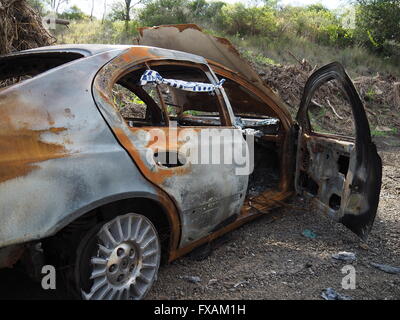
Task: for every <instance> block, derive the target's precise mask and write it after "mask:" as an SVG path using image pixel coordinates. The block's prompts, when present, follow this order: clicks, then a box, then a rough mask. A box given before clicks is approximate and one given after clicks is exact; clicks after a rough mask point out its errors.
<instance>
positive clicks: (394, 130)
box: [371, 128, 398, 137]
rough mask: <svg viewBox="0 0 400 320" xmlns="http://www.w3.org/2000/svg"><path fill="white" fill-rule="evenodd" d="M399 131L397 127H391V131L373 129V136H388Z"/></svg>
mask: <svg viewBox="0 0 400 320" xmlns="http://www.w3.org/2000/svg"><path fill="white" fill-rule="evenodd" d="M397 132H398V130H397V128H391V131H379V130H376V129H375V130H372V131H371V136H373V137H388V136H391V135H396V134H397Z"/></svg>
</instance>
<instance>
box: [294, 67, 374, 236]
mask: <svg viewBox="0 0 400 320" xmlns="http://www.w3.org/2000/svg"><path fill="white" fill-rule="evenodd" d="M332 82H335V83H336V85H338V86H339V89H340V91H341V94H343V96H345V97H346V98H347V101H348V108H349V109H350V110H348V114H347V116H346V117H343V116H340V115H339V114H338V112H337V111H336V110H335V109H334V108H333V106H332V105H330V107H331V111H332V113H335V115H333V116H332V117H331V118H330V119H331V120H330V122H331V126H332V127H340V126H339V125H335V124H334V120H333V118H336V120H339V119H340V121H346V120H348V119H347V118H349V117H352V118H353V120H354V121H353V123H354V137H349V136H345V135H343V131H344V130H345V129H343V128H342V129H340V130H336V131H339V134H338V133H336V134H331V133H325V132H323V130H316V129H315V127H317V124H316V125H315V126H313V124H312V122H313V121H312V120H313V119H310V115H311V112H310V110H311V109H312V108H313V107H315V105H318V102H316V100H317V99H318V97H316V92H317V90H319V88H321V87H322V86H324V85H329V86H331V87H332ZM328 103H329V101H328ZM338 118H339V119H338ZM297 121H298V124H299V135H298V145H297V161H296V162H297V164H296V178H295V185H296V189H297V191H298V192H299V193H300V194H303V195H307V196H309V197H311V198H312V201H314V204H315V205H316V206H317V208H318V209H319V210H321V211H322V212H324V213H326V214H327V215H328V216H330V217H331V218H333V219H334V220H336V221H338V222H341V223H343V224H344V225H345V226H346V227H348V228H349V229H350V230H352V231H353V232H354V233H356V234H357V235H358V236H360V237H361V238H363V239H366V237H367V236H368V233H369V232H370V230H371V227H372V224H373V222H374V219H375V215H376V211H377V207H378V202H379V193H380V188H381V179H382V164H381V159H380V157H379V155H378V153H377V150H376V146H375V144H374V143H373V142H372V139H371V133H370V128H369V123H368V119H367V115H366V112H365V110H364V107H363V104H362V101H361V99H360V97H359V95H358V93H357V91H356V89H355V87H354V85H353V83H352V81H351V80H350V78H349V76H348V75H347V73H346V71H345V70H344V68H343V66H342V65H341V64H339V63H337V62H334V63H331V64H329V65H326V66H324V67H322V68H321V69H319V70H317V71H316V72H315V73H313V74H312V75H311V76H310V78H309V79H308V81H307V83H306V85H305V88H304V94H303V97H302V100H301V103H300V109H299V111H298V114H297ZM336 129H337V128H336ZM317 131H322V133H321V132H317ZM340 131H342V132H340ZM340 133H342V134H340Z"/></svg>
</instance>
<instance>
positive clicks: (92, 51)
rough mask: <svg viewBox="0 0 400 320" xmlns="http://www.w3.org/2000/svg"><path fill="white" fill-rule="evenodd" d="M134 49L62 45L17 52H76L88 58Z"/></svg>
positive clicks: (108, 46)
mask: <svg viewBox="0 0 400 320" xmlns="http://www.w3.org/2000/svg"><path fill="white" fill-rule="evenodd" d="M130 47H133V46H132V45H111V44H62V45H55V46H47V47H39V48H34V49H29V50H24V51H19V52H16V53H15V54H19V53H43V52H74V53H80V54H82V55H84V56H85V57H87V56H93V55H96V54H98V53H103V52H107V51H113V50H123V49H128V48H130Z"/></svg>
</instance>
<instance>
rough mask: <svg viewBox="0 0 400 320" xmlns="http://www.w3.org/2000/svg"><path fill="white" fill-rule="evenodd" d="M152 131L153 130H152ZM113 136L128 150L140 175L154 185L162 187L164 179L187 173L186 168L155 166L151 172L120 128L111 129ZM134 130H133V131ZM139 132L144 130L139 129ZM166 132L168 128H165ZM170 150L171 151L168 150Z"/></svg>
mask: <svg viewBox="0 0 400 320" xmlns="http://www.w3.org/2000/svg"><path fill="white" fill-rule="evenodd" d="M152 129H153V128H152ZM113 130H114V132H115V134H116V135H117V137H118V140H119V141H120V142H121V144H122V145H123V146H124V147H125V148H126V149H127V150H128V152H129V154H130V155H131V157H132V158H133V159H134V160H135V163H136V164H137V166H138V167H139V170H140V171H141V172H142V174H143V175H144V176H145V177H146V178H147V179H149V180H150V181H151V182H153V183H155V184H156V185H162V184H163V183H164V182H165V180H166V179H168V178H170V177H172V176H175V175H185V174H187V173H188V172H189V168H188V167H179V168H163V167H159V166H156V170H155V171H152V170H151V169H150V168H149V167H148V166H147V165H146V163H145V162H144V161H143V159H142V157H143V156H142V155H141V154H140V152H139V150H138V149H137V148H136V147H135V146H134V144H133V143H132V141H131V140H130V139H129V137H128V136H127V135H126V134H125V132H124V131H123V130H122V129H121V128H115V127H114V128H113ZM134 130H135V129H134ZM141 130H144V129H143V128H141ZM165 130H168V128H165ZM169 150H171V149H169Z"/></svg>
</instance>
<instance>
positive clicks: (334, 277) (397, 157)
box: [0, 139, 400, 299]
mask: <svg viewBox="0 0 400 320" xmlns="http://www.w3.org/2000/svg"><path fill="white" fill-rule="evenodd" d="M378 144H380V145H381V147H380V149H381V151H380V154H381V157H382V159H383V163H384V168H383V170H384V177H383V184H382V192H381V199H380V204H379V211H378V216H377V218H376V220H375V224H374V227H373V229H372V232H371V234H370V237H369V239H368V241H367V243H366V244H365V243H363V242H361V241H360V239H359V238H357V237H356V236H355V235H354V234H353V233H352V232H351V231H349V230H348V229H346V228H345V227H344V226H342V225H341V224H337V223H334V222H332V221H331V220H330V219H328V218H327V217H325V216H322V215H321V214H318V213H316V212H311V211H309V210H308V209H304V208H305V207H306V203H305V202H304V200H302V199H299V198H294V199H293V201H292V204H291V205H292V206H294V207H296V209H293V208H284V209H279V210H276V211H274V212H271V214H270V215H268V216H264V217H262V218H260V219H258V220H256V221H253V222H250V223H248V224H246V225H245V226H243V227H242V228H240V229H238V230H235V231H233V232H231V233H229V234H228V235H226V236H225V237H223V238H222V239H220V240H219V241H217V242H215V243H213V244H212V245H211V248H212V250H211V252H210V253H209V255H208V256H207V257H206V258H204V259H203V260H201V261H198V260H199V256H201V255H202V254H204V252H205V251H206V250H204V249H203V250H202V249H198V250H196V251H195V252H193V253H192V254H189V255H188V256H186V257H183V258H181V259H179V260H177V261H175V262H173V263H172V264H170V265H164V266H162V267H161V268H160V273H159V279H158V281H157V283H156V284H155V286H154V287H153V289H152V291H151V292H150V294H149V296H148V297H147V298H148V299H321V291H322V290H323V289H326V288H328V287H331V288H333V289H334V290H336V291H337V292H339V293H341V294H345V295H347V296H351V297H352V298H353V299H400V274H397V275H393V274H388V273H385V272H382V271H380V270H378V269H376V268H374V267H372V266H371V265H370V263H371V262H375V263H384V264H389V265H392V266H397V267H400V220H399V218H398V214H399V195H400V154H399V151H400V143H399V142H398V141H397V140H394V142H393V141H390V139H389V140H388V139H385V140H384V141H383V140H382V142H380V141H378ZM305 229H309V230H312V231H313V232H314V233H315V234H316V235H317V237H316V238H315V239H309V238H306V237H304V236H303V235H302V232H303V231H304V230H305ZM340 251H350V252H354V253H355V254H356V257H357V260H356V261H353V262H342V261H337V260H334V259H332V257H331V255H332V254H335V253H338V252H340ZM346 264H352V265H353V266H354V267H355V270H356V289H354V290H351V289H349V290H344V289H342V287H341V281H342V278H343V277H344V276H345V275H344V274H342V272H341V269H342V267H343V266H344V265H346ZM186 277H199V278H200V279H194V280H200V281H199V282H195V283H192V282H190V281H188V280H187V279H186ZM0 284H1V285H0V299H1V298H3V299H4V298H8V299H9V298H22V299H40V298H45V299H62V298H63V294H62V292H60V291H55V292H51V291H47V292H44V291H42V290H41V289H40V287H39V285H38V284H35V283H33V282H31V281H30V280H29V279H28V278H27V277H25V276H23V275H21V274H20V273H18V272H17V271H16V270H0Z"/></svg>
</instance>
